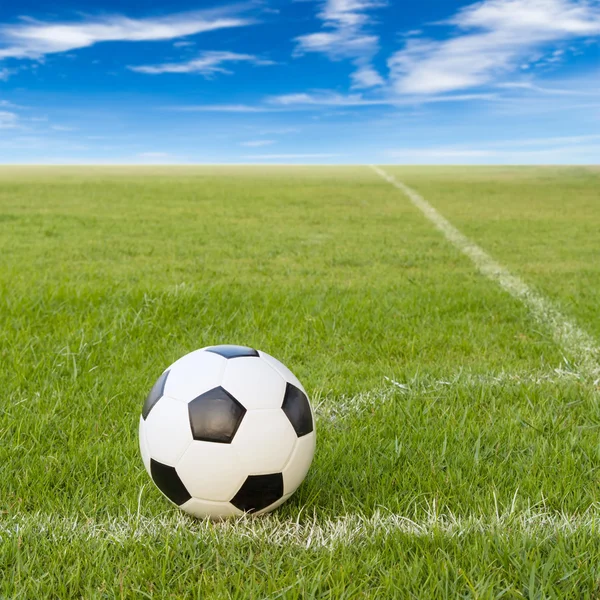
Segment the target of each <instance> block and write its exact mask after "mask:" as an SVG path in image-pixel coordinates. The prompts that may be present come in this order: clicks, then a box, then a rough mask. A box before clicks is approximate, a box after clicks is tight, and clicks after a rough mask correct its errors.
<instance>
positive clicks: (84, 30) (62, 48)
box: [0, 11, 251, 60]
mask: <svg viewBox="0 0 600 600" xmlns="http://www.w3.org/2000/svg"><path fill="white" fill-rule="evenodd" d="M249 24H251V21H250V20H248V19H244V18H239V17H236V16H231V15H228V14H227V13H226V12H224V11H200V12H190V13H178V14H173V15H169V16H165V17H155V18H148V19H130V18H128V17H125V16H122V15H116V16H109V17H98V18H96V19H92V20H87V21H81V22H77V23H44V22H41V21H35V20H33V19H27V20H26V21H25V22H23V23H19V24H16V25H0V60H1V59H3V58H29V59H40V58H42V57H43V56H45V55H47V54H55V53H59V52H68V51H70V50H76V49H78V48H87V47H89V46H93V45H94V44H97V43H99V42H142V41H160V40H171V39H176V38H180V37H184V36H188V35H193V34H197V33H202V32H205V31H214V30H216V29H224V28H228V27H242V26H245V25H249Z"/></svg>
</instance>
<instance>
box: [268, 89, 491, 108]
mask: <svg viewBox="0 0 600 600" xmlns="http://www.w3.org/2000/svg"><path fill="white" fill-rule="evenodd" d="M494 98H495V95H494V94H490V93H487V94H448V95H441V96H430V97H427V98H423V97H404V98H398V97H395V96H384V97H380V98H365V97H364V96H363V95H362V94H347V95H344V94H338V93H336V92H327V91H325V92H319V93H314V94H308V93H298V94H282V95H280V96H271V97H269V98H267V102H269V103H270V104H273V105H276V106H282V107H287V108H288V109H291V108H292V107H316V106H330V107H355V106H410V105H413V104H424V103H440V102H468V101H471V100H492V99H494Z"/></svg>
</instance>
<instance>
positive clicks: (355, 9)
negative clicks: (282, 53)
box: [295, 0, 385, 88]
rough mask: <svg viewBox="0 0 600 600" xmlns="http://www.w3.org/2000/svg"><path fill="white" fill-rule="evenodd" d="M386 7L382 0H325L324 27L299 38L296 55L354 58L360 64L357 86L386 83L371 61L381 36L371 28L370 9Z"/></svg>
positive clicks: (356, 76) (355, 86) (339, 58)
mask: <svg viewBox="0 0 600 600" xmlns="http://www.w3.org/2000/svg"><path fill="white" fill-rule="evenodd" d="M381 6H385V2H382V1H380V0H325V2H323V3H322V5H321V11H320V12H319V14H318V17H319V19H321V20H322V21H323V30H322V31H319V32H316V33H309V34H307V35H302V36H299V37H297V38H296V40H295V41H296V54H297V55H301V54H304V53H307V52H319V53H322V54H325V55H326V56H328V57H329V58H330V59H332V60H341V59H351V60H352V61H353V62H354V64H355V65H356V71H355V72H354V73H353V75H352V81H353V87H354V88H371V87H376V86H379V85H383V84H384V80H383V78H382V77H381V75H379V73H377V71H376V70H375V69H374V68H373V66H372V64H371V61H372V59H373V57H374V56H375V54H376V53H377V51H378V50H379V37H378V36H377V35H374V34H373V33H370V32H369V31H368V26H369V25H371V24H372V19H371V17H370V15H369V14H368V12H367V11H369V10H371V9H376V8H380V7H381Z"/></svg>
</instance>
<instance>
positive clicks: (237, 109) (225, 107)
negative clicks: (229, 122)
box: [169, 104, 281, 113]
mask: <svg viewBox="0 0 600 600" xmlns="http://www.w3.org/2000/svg"><path fill="white" fill-rule="evenodd" d="M169 110H175V111H178V112H225V113H263V112H278V111H279V110H281V109H277V108H273V107H269V106H251V105H248V104H195V105H190V106H171V107H169Z"/></svg>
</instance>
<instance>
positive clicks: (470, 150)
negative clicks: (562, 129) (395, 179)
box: [384, 134, 600, 162]
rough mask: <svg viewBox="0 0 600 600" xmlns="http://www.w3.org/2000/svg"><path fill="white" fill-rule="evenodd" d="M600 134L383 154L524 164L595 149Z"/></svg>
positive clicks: (415, 159) (419, 159) (408, 158)
mask: <svg viewBox="0 0 600 600" xmlns="http://www.w3.org/2000/svg"><path fill="white" fill-rule="evenodd" d="M598 142H600V134H589V135H574V136H553V137H540V138H523V139H519V138H517V139H510V140H498V141H490V142H480V143H479V144H477V146H475V147H473V146H472V145H471V146H468V145H454V146H434V147H426V148H394V149H388V150H385V151H384V155H386V156H389V157H391V158H394V159H397V160H403V161H407V162H424V161H425V162H426V161H428V160H435V161H437V160H459V161H460V160H467V161H468V160H470V159H490V160H491V159H494V160H502V159H506V160H508V161H510V159H513V160H514V162H527V160H528V159H537V158H539V159H543V158H544V157H547V158H560V156H559V154H560V153H561V152H562V153H564V154H565V155H566V156H573V155H577V153H584V152H589V151H590V149H596V150H597V149H598Z"/></svg>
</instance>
